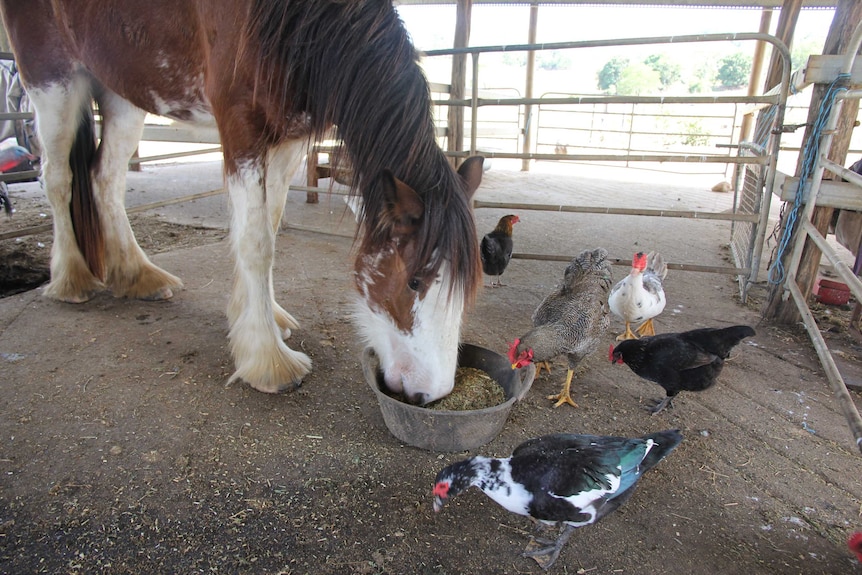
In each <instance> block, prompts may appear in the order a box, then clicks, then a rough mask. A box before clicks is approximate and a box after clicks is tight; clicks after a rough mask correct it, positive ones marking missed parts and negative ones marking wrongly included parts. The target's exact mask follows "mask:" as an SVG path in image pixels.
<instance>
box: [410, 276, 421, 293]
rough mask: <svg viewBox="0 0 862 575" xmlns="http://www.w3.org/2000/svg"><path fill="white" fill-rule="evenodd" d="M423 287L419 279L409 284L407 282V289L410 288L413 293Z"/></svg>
mask: <svg viewBox="0 0 862 575" xmlns="http://www.w3.org/2000/svg"><path fill="white" fill-rule="evenodd" d="M421 285H422V282H420V281H419V280H418V279H417V278H413V279H411V280H410V281H409V282H407V287H409V288H410V289H412V290H413V291H419V287H420V286H421Z"/></svg>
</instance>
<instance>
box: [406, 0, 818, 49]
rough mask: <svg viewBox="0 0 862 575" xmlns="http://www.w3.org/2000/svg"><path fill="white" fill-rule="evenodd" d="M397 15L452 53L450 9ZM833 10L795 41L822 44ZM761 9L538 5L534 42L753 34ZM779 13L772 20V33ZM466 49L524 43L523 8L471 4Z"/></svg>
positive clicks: (807, 15)
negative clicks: (470, 19)
mask: <svg viewBox="0 0 862 575" xmlns="http://www.w3.org/2000/svg"><path fill="white" fill-rule="evenodd" d="M398 11H399V13H400V14H401V18H402V20H404V24H405V26H406V28H407V30H408V31H409V32H410V35H411V36H412V37H413V42H414V44H415V45H416V47H417V48H419V49H420V50H433V49H439V48H451V47H452V39H453V34H454V25H455V24H454V23H455V6H454V5H421V6H420V5H407V6H399V7H398ZM832 16H833V11H832V10H803V11H802V12H801V14H800V16H799V21H798V24H797V28H796V37H797V38H800V39H804V38H806V37H813V38H817V39H819V40H821V41H822V39H825V37H826V33H827V32H828V30H829V26H830V24H831V22H832ZM760 19H761V11H760V10H752V9H746V10H739V9H737V10H731V9H707V8H650V7H631V6H603V7H591V6H541V7H540V8H539V20H538V27H537V42H540V43H541V42H566V41H580V40H593V39H608V38H633V37H646V36H670V35H684V34H685V35H687V34H712V33H729V32H757V30H758V28H759V26H760ZM778 19H779V11H774V12H773V15H772V30H771V31H772V32H774V30H775V27H776V26H777V24H778ZM472 22H473V24H472V30H471V37H470V45H471V46H492V45H500V44H524V43H527V30H528V27H529V7H528V6H493V5H474V6H473V18H472Z"/></svg>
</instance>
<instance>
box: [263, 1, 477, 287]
mask: <svg viewBox="0 0 862 575" xmlns="http://www.w3.org/2000/svg"><path fill="white" fill-rule="evenodd" d="M250 23H251V27H250V30H249V31H248V34H249V38H250V39H254V38H256V39H258V40H259V42H260V51H261V58H260V65H259V69H258V71H257V78H258V85H259V86H261V87H262V88H263V89H264V90H266V91H267V93H268V95H269V96H270V97H273V96H275V98H273V99H274V100H275V101H277V102H279V103H280V106H282V107H283V110H281V111H280V113H279V114H278V117H282V118H284V117H296V116H297V115H302V114H307V115H308V119H309V121H310V123H311V125H310V127H311V131H312V133H313V135H314V137H316V138H320V137H322V136H323V134H325V133H326V132H327V130H328V129H329V128H330V126H331V124H335V125H336V126H338V131H339V135H340V137H341V138H342V139H343V140H344V142H345V144H346V147H347V150H348V153H349V156H350V160H351V164H352V167H353V169H354V177H353V187H354V188H353V190H352V191H353V192H356V191H357V189H358V190H359V191H360V192H361V194H362V198H363V204H364V206H363V218H364V221H365V224H366V226H365V230H366V231H365V235H364V238H363V242H364V243H366V244H367V245H379V242H380V241H381V240H382V239H383V238H381V237H380V236H379V234H380V228H381V221H380V220H379V216H380V214H382V213H384V211H385V210H384V208H385V201H386V198H384V197H383V193H382V191H381V187H380V185H379V183H378V181H379V176H380V174H381V173H382V171H383V170H384V169H388V170H390V171H391V172H392V173H393V174H394V175H395V177H397V178H398V179H400V180H402V181H404V182H405V183H407V184H408V185H410V186H411V187H412V188H413V189H414V190H416V191H417V193H418V194H419V195H420V196H421V197H422V198H423V200H424V201H425V225H424V226H423V229H422V231H421V232H420V233H421V234H423V235H424V237H422V238H420V241H419V244H420V247H419V249H420V253H419V254H418V257H417V267H418V268H424V267H426V266H430V267H431V268H432V269H436V268H437V267H438V266H439V264H440V262H441V259H440V258H443V259H447V260H449V262H450V265H451V266H452V268H453V275H454V277H455V278H458V280H456V286H453V287H462V288H465V287H466V288H468V290H467V291H468V292H470V291H471V290H470V289H469V288H471V287H473V286H475V285H476V284H477V283H478V281H479V280H480V277H479V275H478V273H479V272H478V271H477V270H478V266H477V262H478V246H477V242H476V241H475V239H476V238H475V224H474V222H473V217H472V212H471V210H470V209H469V200H468V199H467V198H466V197H465V194H464V193H463V187H464V184H463V183H462V181H461V179H460V178H459V176H458V175H457V174H456V173H455V171H454V170H453V169H452V168H451V167H450V165H449V163H448V161H447V160H446V158H445V156H444V155H443V153H442V151H441V150H440V148H439V147H438V146H437V143H436V140H435V137H434V125H433V121H432V116H431V97H430V93H429V89H428V83H427V81H426V79H425V76H424V74H423V73H422V70H421V69H420V67H419V65H418V63H417V54H416V51H415V50H414V48H413V45H412V44H411V43H410V39H409V38H408V35H407V33H406V31H405V30H404V27H403V25H402V23H401V20H400V19H399V18H398V15H397V13H396V12H395V10H394V8H393V7H392V4H391V2H390V0H254V2H253V7H252V14H251V19H250ZM435 247H436V248H437V252H436V253H432V252H433V250H434V249H435ZM419 271H420V270H419V269H416V270H412V272H413V273H417V272H419Z"/></svg>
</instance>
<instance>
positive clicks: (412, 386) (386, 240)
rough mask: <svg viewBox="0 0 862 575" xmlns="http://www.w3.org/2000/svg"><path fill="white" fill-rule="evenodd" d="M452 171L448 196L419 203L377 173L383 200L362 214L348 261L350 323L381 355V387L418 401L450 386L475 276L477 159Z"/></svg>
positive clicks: (410, 193) (411, 192) (394, 181)
mask: <svg viewBox="0 0 862 575" xmlns="http://www.w3.org/2000/svg"><path fill="white" fill-rule="evenodd" d="M458 175H459V176H460V177H457V178H454V180H452V181H453V182H455V185H457V186H459V187H460V190H458V191H457V193H456V194H454V196H452V195H450V196H449V200H448V201H446V202H443V203H441V204H439V205H438V204H434V205H426V202H425V201H423V199H422V197H421V196H420V195H419V194H418V193H417V192H416V191H415V190H413V189H412V188H411V187H410V186H408V185H407V184H405V183H404V182H401V181H399V180H398V179H397V178H395V177H394V176H393V175H392V174H391V173H389V172H384V173H383V174H382V175H381V176H380V179H379V180H378V182H377V185H378V186H379V190H380V191H381V193H382V196H383V198H384V201H383V202H381V204H382V207H381V208H380V209H379V210H378V212H379V213H377V214H376V215H374V216H373V217H372V216H370V215H369V214H366V218H365V221H366V225H373V229H366V230H364V234H365V237H364V240H363V242H362V249H361V251H360V253H359V255H358V256H357V258H356V264H355V282H356V288H357V290H358V291H359V304H358V305H357V312H356V322H357V325H358V327H359V329H360V331H361V333H362V335H363V336H364V338H365V339H366V340H367V342H368V343H369V344H370V345H371V346H372V347H373V348H374V351H375V352H376V353H377V355H378V357H379V358H380V367H381V369H382V370H383V379H384V381H385V383H386V386H387V387H388V388H389V389H390V390H392V391H393V392H396V393H403V394H404V396H405V397H406V398H407V400H408V401H410V402H411V403H416V404H420V405H422V404H425V403H428V402H430V401H433V400H435V399H439V398H441V397H443V396H445V395H447V394H448V393H449V392H451V391H452V387H453V385H454V377H455V368H456V367H457V366H456V363H457V360H458V343H459V336H460V331H461V316H462V314H463V311H464V306H465V304H466V302H468V301H469V300H471V299H472V297H473V295H474V294H475V290H476V287H477V285H478V282H480V281H481V278H482V276H481V271H480V263H479V258H478V255H477V249H475V248H476V244H477V239H476V229H475V225H474V223H473V217H472V208H471V203H470V202H471V198H472V195H473V192H475V190H476V188H477V187H478V186H479V183H480V181H481V178H482V159H481V158H478V157H477V158H470V159H468V160H467V161H465V162H464V163H463V164H462V166H461V168H460V169H459V170H458ZM428 193H430V194H435V193H437V192H435V191H430V192H428ZM366 209H371V208H369V207H368V206H366ZM432 210H441V211H442V212H445V213H435V214H431V213H430V212H431V211H432ZM441 216H442V217H441ZM368 222H371V223H368ZM369 234H372V235H373V237H374V238H375V239H374V241H370V240H369V239H368V238H369ZM428 244H430V245H428ZM467 246H469V249H467ZM429 248H430V249H429Z"/></svg>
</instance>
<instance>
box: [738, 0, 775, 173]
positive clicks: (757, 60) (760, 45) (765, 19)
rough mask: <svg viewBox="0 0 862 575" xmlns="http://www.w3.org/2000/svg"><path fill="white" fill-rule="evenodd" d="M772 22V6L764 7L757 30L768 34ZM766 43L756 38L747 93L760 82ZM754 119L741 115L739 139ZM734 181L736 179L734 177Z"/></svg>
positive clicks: (747, 135) (746, 137) (753, 93)
mask: <svg viewBox="0 0 862 575" xmlns="http://www.w3.org/2000/svg"><path fill="white" fill-rule="evenodd" d="M771 23H772V8H764V9H763V12H762V13H761V15H760V28H759V29H758V30H757V31H758V32H759V33H761V34H769V26H770V24H771ZM766 45H767V43H766V42H764V41H763V40H758V41H757V43H756V44H755V46H754V57H753V60H752V66H751V80H750V81H749V82H748V95H749V96H756V95H757V92H758V89H757V86H758V84H759V82H760V75H761V74H762V73H763V60H764V59H765V56H766ZM752 119H754V112H749V113H748V114H745V115H744V116H743V117H742V125H741V126H740V128H739V141H740V142H745V141H748V140H749V138H751V121H752ZM734 181H736V179H735V178H734Z"/></svg>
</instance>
